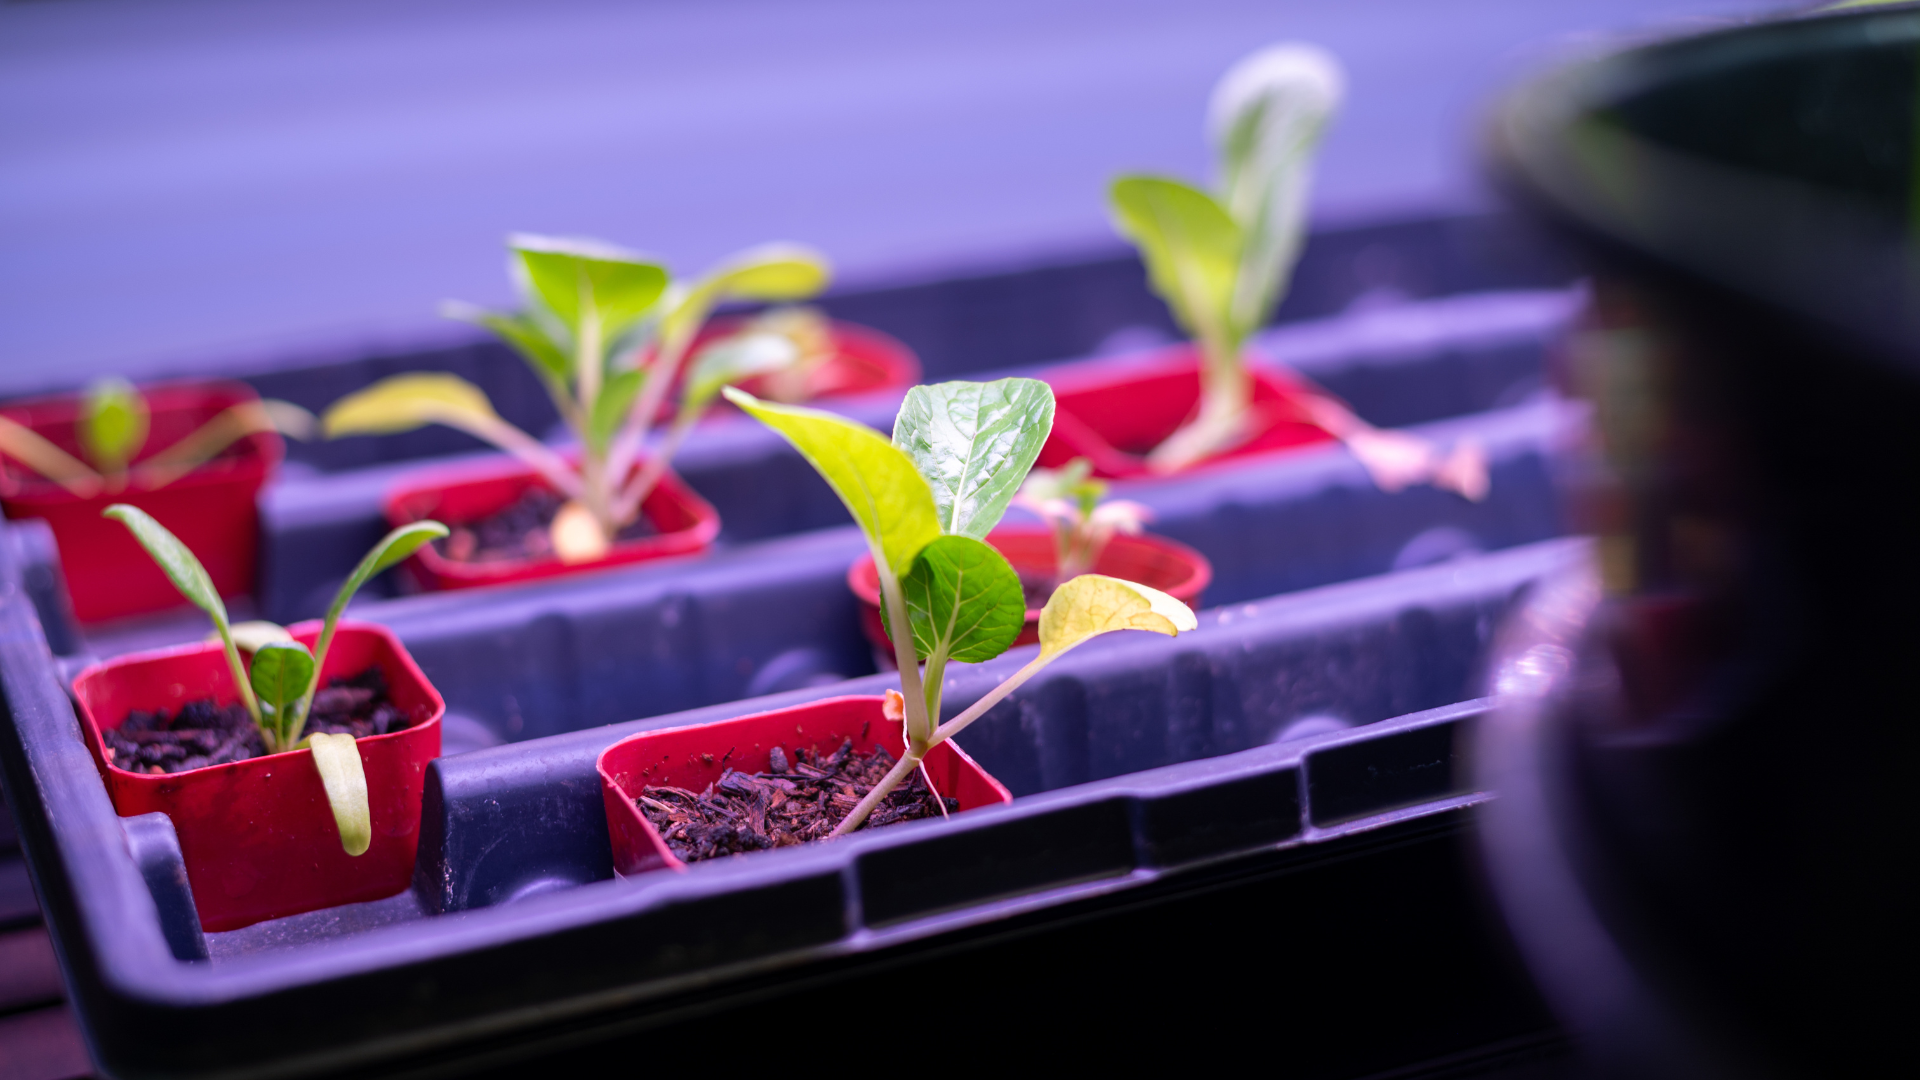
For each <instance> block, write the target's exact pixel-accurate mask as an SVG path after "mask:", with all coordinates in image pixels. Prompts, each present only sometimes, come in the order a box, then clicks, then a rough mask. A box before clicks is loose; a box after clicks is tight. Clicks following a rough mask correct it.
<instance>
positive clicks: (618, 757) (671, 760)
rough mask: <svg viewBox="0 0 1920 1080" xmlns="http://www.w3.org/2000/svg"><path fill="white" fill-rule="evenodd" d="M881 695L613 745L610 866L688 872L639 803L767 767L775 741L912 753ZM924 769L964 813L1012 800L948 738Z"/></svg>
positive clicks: (607, 776) (606, 757)
mask: <svg viewBox="0 0 1920 1080" xmlns="http://www.w3.org/2000/svg"><path fill="white" fill-rule="evenodd" d="M883 700H884V699H883V698H880V697H878V696H865V697H837V698H827V699H825V700H823V701H809V702H807V703H806V704H804V705H795V706H793V707H791V708H786V709H775V710H773V711H772V712H763V713H755V714H753V715H752V716H739V717H735V718H733V719H731V720H717V721H715V722H713V723H710V724H693V725H690V726H688V727H677V728H662V729H661V730H659V731H643V732H641V733H640V734H638V735H630V736H628V737H627V738H624V739H622V740H620V741H619V742H617V743H614V744H613V745H612V746H609V747H607V748H606V749H605V750H603V751H601V753H600V760H599V762H598V765H599V769H600V793H601V795H602V797H603V798H604V800H605V802H606V807H607V833H608V835H609V837H610V838H611V840H612V841H613V868H614V870H615V871H616V872H618V873H620V874H622V875H630V874H639V873H644V872H646V871H648V870H660V869H667V868H671V869H674V870H685V869H686V864H685V863H683V862H681V861H680V860H679V859H677V858H675V857H674V854H673V852H672V851H670V850H669V849H668V848H667V845H666V841H664V840H662V839H660V833H659V832H658V831H656V830H655V829H654V827H653V823H652V822H650V821H648V820H647V817H646V815H645V814H642V813H641V812H640V808H639V807H637V806H635V805H634V799H635V798H637V797H638V796H639V795H640V793H641V792H642V791H644V790H646V789H647V788H648V787H651V786H655V785H665V786H668V787H677V788H684V789H686V790H688V791H705V790H706V788H707V785H708V784H711V783H713V782H715V781H717V780H719V779H720V776H721V774H722V773H724V772H725V771H726V770H728V769H738V770H740V771H741V772H744V773H757V772H765V771H766V770H767V759H768V755H769V754H771V753H772V751H773V748H774V747H776V746H778V747H781V748H782V749H784V750H787V751H789V752H792V751H794V750H797V749H802V748H804V749H807V750H809V751H812V752H816V753H820V754H830V753H832V752H834V751H835V750H837V749H839V748H840V744H841V742H842V741H844V740H846V739H852V740H853V749H854V752H855V753H859V754H866V753H871V752H872V751H873V748H874V747H876V746H879V747H883V748H885V749H886V751H887V753H889V754H892V755H893V757H894V760H896V761H898V760H899V759H900V755H901V754H903V753H905V752H906V745H905V742H904V740H903V736H902V728H901V725H899V724H896V723H894V722H893V721H890V720H888V719H887V718H886V717H885V716H883V715H882V714H881V711H880V707H881V702H882V701H883ZM926 766H927V776H928V778H929V779H931V780H932V781H933V789H934V791H935V792H937V793H939V794H940V795H942V796H944V797H946V798H950V799H957V800H959V802H960V809H961V811H962V812H965V811H968V810H972V809H975V808H977V807H981V806H993V805H996V804H998V803H1007V802H1012V801H1013V796H1012V795H1011V794H1009V793H1008V792H1007V789H1006V788H1004V787H1002V786H1001V784H1000V781H998V780H995V779H994V778H993V777H991V776H989V775H987V771H986V770H985V769H982V768H981V767H980V766H979V765H977V764H975V763H974V760H973V759H972V758H970V757H968V756H967V755H966V752H965V751H963V750H961V749H960V748H959V747H958V746H955V745H954V744H953V740H952V739H948V740H947V741H946V742H943V743H941V744H940V745H938V746H936V747H934V748H933V749H932V750H930V751H928V753H927V758H926Z"/></svg>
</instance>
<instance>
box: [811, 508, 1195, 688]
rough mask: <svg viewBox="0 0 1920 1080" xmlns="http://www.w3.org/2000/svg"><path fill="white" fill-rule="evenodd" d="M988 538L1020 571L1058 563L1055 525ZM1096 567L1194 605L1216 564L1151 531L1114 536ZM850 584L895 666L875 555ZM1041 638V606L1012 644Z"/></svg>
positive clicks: (864, 621)
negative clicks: (882, 614)
mask: <svg viewBox="0 0 1920 1080" xmlns="http://www.w3.org/2000/svg"><path fill="white" fill-rule="evenodd" d="M987 543H989V544H991V545H993V548H994V550H996V551H998V552H999V553H1000V554H1002V555H1005V556H1006V557H1007V561H1008V562H1009V563H1012V564H1013V568H1014V570H1016V571H1025V572H1028V573H1037V574H1051V573H1053V571H1054V568H1055V567H1056V566H1058V565H1059V559H1058V555H1057V552H1055V550H1054V546H1053V530H1051V529H1049V528H1047V527H1046V526H1044V525H1003V526H1001V527H1000V528H997V529H995V530H993V531H992V532H990V533H988V534H987ZM1093 570H1094V573H1096V574H1105V575H1106V576H1108V577H1117V578H1119V579H1120V580H1122V581H1132V582H1137V583H1139V584H1141V585H1145V586H1147V587H1149V588H1153V589H1159V590H1160V591H1161V592H1163V593H1166V594H1167V595H1169V596H1171V597H1173V598H1174V599H1175V600H1178V601H1180V602H1181V603H1183V604H1185V605H1187V606H1188V607H1191V608H1198V607H1199V606H1200V594H1201V593H1202V592H1204V591H1206V588H1207V586H1208V585H1209V584H1211V583H1212V581H1213V564H1212V563H1210V562H1208V561H1207V557H1206V556H1205V555H1202V554H1200V553H1199V552H1197V551H1195V550H1193V549H1192V548H1190V547H1188V546H1187V545H1185V544H1182V543H1180V542H1179V541H1176V540H1169V539H1167V538H1166V537H1164V536H1154V535H1152V534H1151V533H1148V534H1143V535H1140V536H1127V535H1125V534H1122V535H1119V536H1115V537H1114V538H1113V539H1111V540H1109V541H1107V546H1106V547H1105V548H1102V549H1101V551H1100V558H1099V559H1097V560H1095V562H1094V565H1093ZM847 587H848V588H850V589H852V590H853V595H855V596H857V597H859V598H860V629H861V630H862V631H863V632H865V633H866V635H867V641H868V643H870V644H871V645H872V646H873V649H874V655H875V657H876V658H878V659H879V660H880V661H881V666H882V667H884V668H886V669H888V670H893V669H894V668H895V667H896V665H895V664H894V663H893V662H892V661H893V640H892V639H891V638H889V637H887V624H886V623H885V622H883V621H882V620H881V618H880V571H879V570H877V569H876V568H875V567H874V564H873V556H872V555H862V556H860V557H859V558H858V559H855V560H854V563H853V566H852V568H851V569H849V570H848V571H847ZM1039 643H1040V609H1039V608H1029V609H1028V610H1027V622H1026V625H1025V626H1023V627H1021V629H1020V636H1019V637H1018V638H1016V639H1015V640H1014V643H1013V646H1012V647H1013V648H1016V649H1017V648H1019V647H1020V646H1022V645H1037V644H1039Z"/></svg>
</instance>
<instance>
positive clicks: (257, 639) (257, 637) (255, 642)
mask: <svg viewBox="0 0 1920 1080" xmlns="http://www.w3.org/2000/svg"><path fill="white" fill-rule="evenodd" d="M229 632H230V633H231V634H232V635H233V643H234V645H235V646H236V647H237V648H239V650H240V651H241V652H259V651H260V648H261V646H263V645H266V644H268V643H270V642H275V641H292V640H293V635H292V634H289V633H287V628H286V627H284V626H281V625H280V624H279V623H270V622H267V621H265V620H264V619H249V620H247V621H246V622H238V623H234V624H233V627H232V628H231V630H230V631H229ZM219 636H220V635H218V634H214V635H212V637H211V638H209V640H212V639H213V638H218V637H219Z"/></svg>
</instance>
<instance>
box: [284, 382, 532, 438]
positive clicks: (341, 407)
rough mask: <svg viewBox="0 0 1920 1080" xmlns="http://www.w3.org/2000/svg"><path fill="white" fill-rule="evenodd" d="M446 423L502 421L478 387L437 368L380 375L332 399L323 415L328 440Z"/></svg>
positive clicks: (462, 424)
mask: <svg viewBox="0 0 1920 1080" xmlns="http://www.w3.org/2000/svg"><path fill="white" fill-rule="evenodd" d="M462 420H464V421H465V423H461V422H460V421H462ZM447 423H451V424H452V425H453V426H455V427H461V428H463V429H465V428H468V427H470V426H473V425H484V426H490V425H493V424H499V423H503V421H502V420H501V419H500V414H498V413H496V412H494V411H493V403H492V402H490V401H488V400H487V395H486V393H485V392H484V391H482V390H481V389H480V388H479V387H477V386H475V385H473V384H472V383H470V382H468V381H467V380H465V379H462V378H460V377H459V376H457V375H442V374H439V373H436V372H413V373H410V374H406V375H394V376H392V377H390V378H385V379H381V380H380V381H379V382H377V383H374V384H373V385H372V386H369V387H367V388H366V389H365V390H360V391H356V392H354V393H351V394H348V395H347V396H346V397H343V398H341V399H340V400H339V401H336V402H334V403H333V404H332V405H330V406H328V407H327V411H326V414H325V415H324V416H322V417H321V418H320V427H321V430H322V431H323V432H324V433H325V434H326V436H327V438H329V439H337V438H340V437H341V436H343V435H391V434H393V433H395V432H400V431H411V430H413V429H414V428H417V427H420V426H421V425H423V424H447Z"/></svg>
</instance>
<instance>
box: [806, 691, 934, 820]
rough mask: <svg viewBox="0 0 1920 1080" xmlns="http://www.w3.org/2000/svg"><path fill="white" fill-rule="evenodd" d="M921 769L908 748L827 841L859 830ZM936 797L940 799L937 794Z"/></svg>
mask: <svg viewBox="0 0 1920 1080" xmlns="http://www.w3.org/2000/svg"><path fill="white" fill-rule="evenodd" d="M907 700H908V701H912V700H913V699H912V698H908V699H907ZM919 767H920V758H919V757H917V756H915V754H914V752H913V748H912V747H908V748H907V752H906V753H905V754H902V755H901V756H900V760H899V761H896V762H894V763H893V768H891V769H889V770H887V775H886V776H884V777H882V778H881V780H880V782H879V783H877V784H875V785H873V790H872V791H869V792H867V797H866V798H864V799H861V800H860V802H859V804H858V805H856V806H855V807H854V808H853V809H852V810H851V811H848V813H847V816H846V817H843V818H841V819H840V824H838V825H835V826H834V827H833V831H832V832H830V833H828V834H827V839H829V840H832V839H835V838H837V837H841V836H845V835H847V834H848V833H850V832H852V831H853V830H855V829H857V828H859V827H860V825H861V823H862V822H864V821H866V820H867V815H868V814H871V813H873V808H874V807H876V806H879V805H880V801H881V800H882V799H885V798H886V797H887V796H888V795H891V794H893V789H894V788H897V787H899V786H900V783H901V781H903V780H905V779H906V778H907V777H909V776H911V775H913V770H915V769H917V768H919ZM934 797H935V798H939V796H938V795H937V794H936V795H935V796H934Z"/></svg>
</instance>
